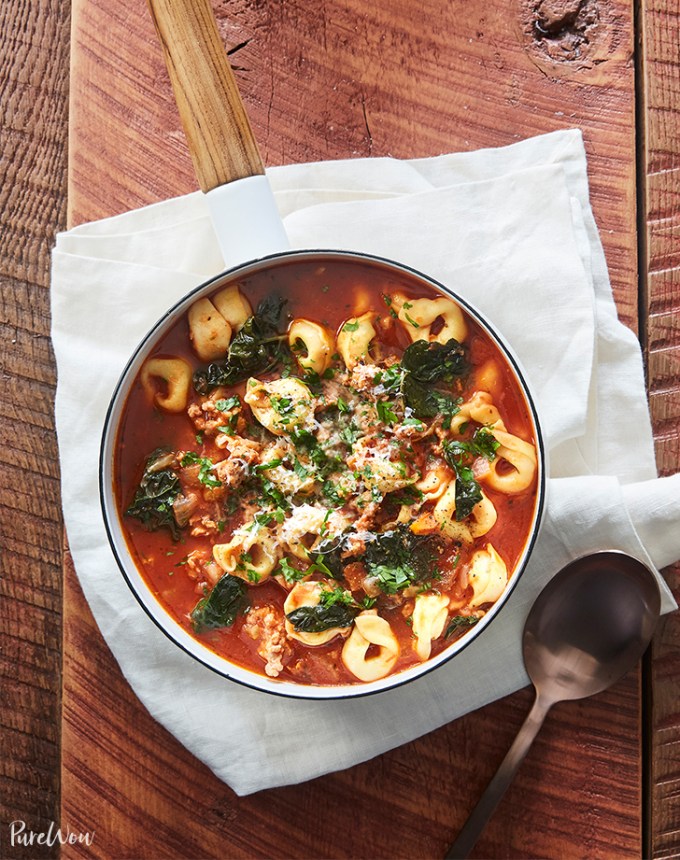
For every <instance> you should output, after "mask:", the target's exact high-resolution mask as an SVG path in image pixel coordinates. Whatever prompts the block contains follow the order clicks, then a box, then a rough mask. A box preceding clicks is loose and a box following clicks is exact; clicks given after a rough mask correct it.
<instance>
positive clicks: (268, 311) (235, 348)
mask: <svg viewBox="0 0 680 860" xmlns="http://www.w3.org/2000/svg"><path fill="white" fill-rule="evenodd" d="M284 304H285V299H282V298H281V297H280V296H276V295H272V296H267V298H265V299H263V300H262V301H261V302H260V304H259V305H258V306H257V310H256V311H255V313H254V314H253V315H252V316H251V317H249V318H248V319H247V320H246V322H245V323H244V325H243V327H242V328H241V329H240V331H238V332H237V333H236V335H235V336H234V338H233V339H232V341H231V343H230V344H229V349H228V350H227V356H226V359H225V360H224V361H215V362H212V363H211V364H209V365H208V367H207V368H206V369H204V370H197V371H196V373H194V388H195V389H196V391H197V392H198V393H199V394H203V395H205V394H209V393H210V392H211V391H212V390H213V389H214V388H217V387H218V386H220V385H235V384H236V383H238V382H243V380H244V379H247V378H248V377H249V376H251V375H252V374H253V373H263V372H265V371H267V370H271V369H272V368H273V367H275V366H276V365H277V364H278V363H279V362H281V361H282V360H283V359H284V358H285V357H286V355H287V350H288V345H287V343H286V335H285V334H280V333H279V331H278V326H279V319H280V317H281V311H282V309H283V306H284Z"/></svg>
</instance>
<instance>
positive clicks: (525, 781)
mask: <svg viewBox="0 0 680 860" xmlns="http://www.w3.org/2000/svg"><path fill="white" fill-rule="evenodd" d="M216 11H217V14H218V21H219V26H220V32H221V34H222V37H223V40H224V43H225V46H226V47H227V49H228V50H229V51H230V53H231V58H232V61H233V63H234V65H235V67H236V73H237V78H238V81H239V86H240V88H241V91H242V93H243V95H244V98H245V101H246V104H247V107H248V111H249V114H250V116H251V120H252V124H253V127H254V130H255V135H256V138H257V140H258V141H259V142H260V147H261V150H262V152H263V154H264V157H265V162H266V163H267V164H279V163H290V162H295V161H303V160H313V159H327V158H336V157H353V156H363V155H375V156H379V155H394V156H397V157H411V156H426V155H433V154H437V153H439V152H443V151H449V150H456V149H473V148H477V147H482V146H491V145H501V144H504V143H510V142H512V141H514V140H517V139H520V138H523V137H527V136H529V135H532V134H537V133H540V132H546V131H550V130H553V129H556V128H561V127H571V126H579V127H581V128H582V129H583V131H584V134H585V139H586V145H587V149H588V155H589V167H590V178H591V183H592V199H593V204H594V208H595V214H596V218H597V220H598V223H599V225H600V228H601V230H602V235H603V240H604V243H605V249H606V253H607V258H608V262H609V266H610V271H611V275H612V281H613V285H614V291H615V295H616V298H617V301H618V304H619V308H620V311H621V315H622V317H623V318H624V320H625V321H626V322H627V323H628V324H630V325H631V326H633V327H635V326H636V325H637V291H636V286H635V280H636V272H637V259H636V224H635V140H634V128H635V122H634V97H633V92H634V80H633V63H632V56H633V23H632V10H631V8H630V4H629V3H627V2H623V0H612V2H609V3H595V2H590V0H585V2H572V3H568V2H565V3H561V4H560V3H552V4H549V3H544V2H528V0H527V2H525V0H514V2H506V0H487V2H481V0H479V2H478V0H474V2H473V0H467V2H463V0H453V2H444V0H425V2H424V3H421V4H420V5H419V7H418V9H417V12H416V11H414V8H413V6H412V4H407V3H406V2H404V0H389V2H388V0H377V2H375V3H372V4H370V5H368V4H364V3H360V2H358V0H349V2H344V3H341V2H335V0H327V2H325V3H324V4H322V5H321V6H319V4H312V3H303V2H302V0H294V2H288V3H279V2H273V0H263V2H258V3H254V2H248V0H235V2H231V3H229V4H226V3H218V4H217V5H216ZM73 16H74V30H73V47H72V76H71V153H70V155H71V158H70V169H69V216H70V222H71V223H72V224H75V223H79V222H81V221H84V220H91V219H95V218H99V217H103V216H106V215H110V214H114V213H116V212H121V211H124V210H126V209H129V208H132V207H135V206H139V205H143V204H145V203H148V202H152V201H154V200H158V199H161V198H163V197H166V196H171V195H175V194H179V193H182V192H185V191H189V190H192V189H193V188H194V187H195V180H194V178H193V171H192V168H191V164H190V161H189V156H188V153H187V149H186V144H185V142H184V138H183V134H182V132H181V131H180V126H179V119H178V116H177V112H176V109H175V106H174V102H173V96H172V94H171V91H170V86H169V83H168V80H167V78H166V75H165V70H164V65H163V60H162V57H161V53H160V48H159V46H158V45H157V42H156V38H155V35H154V33H153V28H152V26H151V22H150V20H147V19H146V18H145V17H144V14H143V12H142V11H141V8H140V5H139V3H138V2H137V0H87V2H85V0H75V2H74V7H73ZM64 589H65V600H64V632H65V638H64V721H63V770H62V779H63V793H62V797H63V805H62V821H63V822H64V823H65V824H68V825H69V826H71V827H72V828H73V829H74V830H79V831H95V833H96V838H95V841H94V844H93V846H91V847H90V848H89V849H88V850H87V851H85V850H84V849H83V848H82V846H73V847H69V848H67V849H65V850H64V852H63V854H64V857H66V858H70V857H81V856H82V857H85V856H87V857H101V858H107V857H116V858H125V857H130V858H132V857H144V858H146V857H148V858H155V857H177V858H183V857H186V858H189V857H196V856H201V857H216V858H218V857H219V858H222V857H234V858H258V857H288V858H293V857H296V858H297V857H299V858H305V857H339V858H340V857H355V858H356V857H376V858H377V857H386V858H387V857H394V856H399V857H412V858H423V857H436V856H442V855H443V853H444V851H445V849H446V847H447V846H448V844H449V842H450V841H451V840H452V837H453V835H454V834H455V832H456V830H457V828H458V827H459V826H460V825H461V824H462V822H463V820H464V818H465V816H466V814H467V812H468V810H469V809H470V808H471V806H472V805H473V802H474V800H475V798H476V797H477V796H478V795H479V793H480V792H481V791H482V789H483V787H484V785H485V784H486V782H487V780H488V779H489V778H490V776H491V775H492V773H493V771H494V769H495V767H496V766H497V764H498V763H499V762H500V760H501V759H502V757H503V755H504V753H505V751H506V749H507V746H508V745H509V743H510V741H511V739H512V737H513V735H514V733H515V731H516V730H517V728H518V727H519V725H520V724H521V721H522V719H523V717H524V714H525V712H526V710H527V708H528V706H529V700H530V696H529V693H528V691H521V692H520V693H518V694H516V695H514V696H511V697H508V698H506V699H504V700H503V701H501V702H498V703H495V704H494V705H492V706H489V707H487V708H485V709H482V710H481V711H479V712H477V713H475V714H471V715H469V716H467V717H465V718H463V719H461V720H458V721H456V722H455V723H453V724H451V725H449V726H446V727H445V728H442V729H441V730H439V731H437V732H434V733H432V734H430V735H428V736H426V737H424V738H421V739H419V740H418V741H415V742H413V743H411V744H407V745H405V746H403V747H400V748H399V749H396V750H393V751H392V752H390V753H387V754H386V755H383V756H380V757H379V758H377V759H375V760H374V761H372V762H368V763H365V764H362V765H359V766H357V767H355V768H351V769H350V770H347V771H344V772H342V773H337V774H333V775H330V776H327V777H323V778H321V779H317V780H314V781H312V782H309V783H306V784H303V785H299V786H291V787H287V788H282V789H275V790H270V791H264V792H260V793H258V794H256V795H253V796H250V797H247V798H237V797H236V796H235V795H234V794H233V792H232V791H231V790H230V789H229V788H228V787H226V786H225V785H224V784H222V783H221V782H219V781H218V780H217V779H216V778H215V777H214V776H213V775H212V774H211V773H210V772H209V771H208V769H207V768H206V767H205V766H204V765H202V764H201V763H199V762H197V761H196V760H195V759H194V758H193V757H192V756H191V755H190V754H189V753H187V752H186V750H184V749H183V748H182V747H181V746H180V745H179V744H178V743H177V742H176V741H175V740H174V739H173V738H172V737H171V736H170V735H169V734H168V733H167V732H166V731H165V730H164V729H163V728H161V727H160V726H159V725H158V724H156V723H155V722H154V721H153V720H152V719H151V718H150V717H149V715H148V714H147V713H146V711H145V710H144V708H143V707H142V706H141V704H140V703H139V702H138V701H137V700H136V698H135V697H134V695H133V694H132V693H131V691H130V689H129V688H128V687H127V685H126V683H125V682H124V680H123V679H122V677H121V675H120V672H119V670H118V668H117V667H116V665H115V663H114V661H113V659H112V657H111V655H110V653H109V651H108V649H107V648H106V646H105V644H104V643H103V642H102V640H101V637H100V636H99V634H98V632H97V630H96V627H95V625H94V622H93V620H92V618H91V615H90V613H89V610H88V608H87V606H86V605H85V603H84V601H83V598H82V594H81V593H80V590H79V587H78V584H77V580H76V578H75V575H74V573H73V571H72V570H71V568H70V567H68V566H67V570H66V579H65V586H64ZM639 704H640V690H639V674H637V673H633V674H632V675H631V676H629V677H628V678H627V679H625V680H624V681H623V682H621V683H619V684H618V685H616V687H615V688H614V689H612V690H611V691H609V692H608V693H606V694H603V695H601V696H598V697H596V698H594V699H592V700H590V701H587V702H582V703H573V704H569V705H564V706H559V707H558V708H556V709H555V711H554V712H553V714H551V715H550V717H549V718H548V722H547V724H546V727H545V730H544V732H543V733H542V734H541V736H540V737H539V739H538V741H537V744H536V747H535V748H534V749H533V750H532V751H531V752H530V754H529V757H528V759H527V761H526V762H525V765H524V766H523V768H522V770H521V772H520V775H519V778H518V780H517V782H516V783H515V784H514V785H513V786H512V788H511V789H510V792H509V793H508V795H507V796H506V798H505V799H504V801H503V802H502V804H501V806H500V807H499V810H498V812H497V814H496V816H495V818H494V820H493V821H492V823H491V825H490V827H489V828H488V830H487V831H486V833H485V835H484V837H483V840H482V842H480V844H479V845H478V848H477V849H476V855H475V856H479V857H550V858H572V857H573V858H576V857H584V856H587V857H589V858H609V857H619V858H620V857H631V858H633V857H639V856H640V851H641V832H640V827H641V815H640V809H641V798H640V785H641V768H640V749H639V747H640V713H639ZM480 751H481V753H480ZM539 822H540V825H539Z"/></svg>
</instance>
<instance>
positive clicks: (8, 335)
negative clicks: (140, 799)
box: [0, 0, 69, 858]
mask: <svg viewBox="0 0 680 860" xmlns="http://www.w3.org/2000/svg"><path fill="white" fill-rule="evenodd" d="M68 38H69V16H68V8H67V7H65V5H64V4H63V3H61V2H59V0H40V2H35V3H33V4H31V5H30V6H29V4H27V3H25V2H21V0H7V2H5V3H3V4H1V5H0V92H2V100H0V123H1V125H2V159H0V265H1V269H0V343H1V344H2V353H1V357H0V367H1V369H2V372H1V373H0V472H1V473H2V481H1V482H0V523H1V525H0V544H1V545H2V554H1V555H0V602H1V603H2V613H1V620H0V690H1V693H0V700H1V702H2V707H0V822H1V823H2V829H1V830H0V854H2V856H3V857H7V858H9V857H26V856H28V853H29V852H28V851H26V850H24V849H21V848H18V847H12V845H11V844H9V838H8V837H9V833H8V832H7V830H6V827H7V826H8V825H9V823H10V822H11V821H23V822H25V825H26V828H27V829H28V830H33V831H35V832H45V831H47V830H48V828H49V826H50V823H51V822H54V821H58V819H59V741H60V698H61V677H60V670H61V601H62V589H61V566H60V544H61V527H60V516H59V464H58V459H57V449H56V441H55V438H54V422H53V417H52V412H53V400H54V388H55V382H56V379H55V372H54V365H53V357H52V352H51V349H50V343H49V292H48V289H47V287H48V284H49V250H50V247H51V245H52V242H53V237H54V233H55V231H56V230H57V229H58V228H59V227H62V228H63V227H64V226H65V222H66V208H65V201H66V193H65V192H66V168H67V164H66V138H67V129H66V124H65V123H64V116H65V113H66V108H67V94H68V47H69V45H68ZM46 45H49V46H50V50H49V51H47V50H45V46H46ZM57 852H58V847H56V846H55V847H53V848H52V849H48V848H45V849H44V853H43V856H44V857H48V856H56V854H57Z"/></svg>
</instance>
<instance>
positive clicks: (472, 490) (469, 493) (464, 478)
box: [442, 439, 486, 522]
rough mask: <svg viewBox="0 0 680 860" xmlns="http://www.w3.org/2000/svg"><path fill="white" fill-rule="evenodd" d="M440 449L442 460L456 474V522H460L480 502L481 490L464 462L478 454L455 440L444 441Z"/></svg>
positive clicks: (469, 444)
mask: <svg viewBox="0 0 680 860" xmlns="http://www.w3.org/2000/svg"><path fill="white" fill-rule="evenodd" d="M485 444H486V443H485ZM442 448H443V451H444V459H445V460H446V462H447V463H448V464H449V466H451V468H452V469H453V470H454V472H455V473H456V520H458V521H459V522H460V521H461V520H464V519H466V517H469V516H470V514H471V513H472V509H473V508H474V506H475V505H476V504H478V503H479V502H481V501H482V488H481V487H480V486H479V483H478V482H477V481H476V480H475V476H474V473H473V471H472V469H471V468H470V466H469V465H466V462H465V460H466V458H467V459H469V454H470V453H473V454H474V453H478V449H475V448H474V447H473V445H471V443H468V442H463V441H459V440H456V439H451V440H446V439H445V440H444V441H443V442H442Z"/></svg>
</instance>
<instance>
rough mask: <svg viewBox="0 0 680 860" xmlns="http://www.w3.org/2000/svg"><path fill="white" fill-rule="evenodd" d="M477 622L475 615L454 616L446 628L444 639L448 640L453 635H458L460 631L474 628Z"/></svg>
mask: <svg viewBox="0 0 680 860" xmlns="http://www.w3.org/2000/svg"><path fill="white" fill-rule="evenodd" d="M478 621H479V618H477V616H476V615H454V616H453V618H451V619H450V621H449V623H448V624H447V626H446V632H445V633H444V638H445V639H448V638H449V637H450V636H453V634H454V633H458V632H459V631H460V630H465V629H467V628H468V627H474V625H475V624H476V623H477V622H478Z"/></svg>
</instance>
